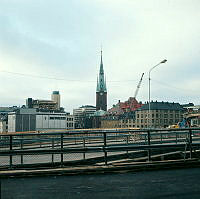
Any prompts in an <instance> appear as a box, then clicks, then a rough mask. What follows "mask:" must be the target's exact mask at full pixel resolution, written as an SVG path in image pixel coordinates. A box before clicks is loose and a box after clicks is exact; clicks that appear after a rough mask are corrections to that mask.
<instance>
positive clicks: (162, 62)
mask: <svg viewBox="0 0 200 199" xmlns="http://www.w3.org/2000/svg"><path fill="white" fill-rule="evenodd" d="M166 61H167V60H166V59H164V60H163V61H161V62H160V63H158V64H156V65H155V66H154V67H152V68H151V69H150V70H149V111H148V112H149V114H148V127H149V128H150V110H151V105H150V102H151V84H150V81H151V71H152V70H153V69H154V68H156V67H157V66H159V65H160V64H164V63H165V62H166Z"/></svg>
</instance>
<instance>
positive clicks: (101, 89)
mask: <svg viewBox="0 0 200 199" xmlns="http://www.w3.org/2000/svg"><path fill="white" fill-rule="evenodd" d="M96 109H97V111H98V110H104V111H107V89H106V79H105V78H104V70H103V60H102V50H101V63H100V70H99V76H98V77H97V90H96Z"/></svg>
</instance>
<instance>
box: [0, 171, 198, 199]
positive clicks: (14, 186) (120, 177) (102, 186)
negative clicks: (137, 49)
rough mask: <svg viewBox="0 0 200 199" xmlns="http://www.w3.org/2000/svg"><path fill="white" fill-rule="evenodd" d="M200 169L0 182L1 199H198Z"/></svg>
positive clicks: (4, 179)
mask: <svg viewBox="0 0 200 199" xmlns="http://www.w3.org/2000/svg"><path fill="white" fill-rule="evenodd" d="M199 171H200V169H199V168H187V169H170V170H153V171H140V172H128V173H126V172H125V173H122V172H120V173H118V172H117V173H101V174H100V173H97V174H96V173H93V174H92V175H91V174H85V175H51V176H36V177H30V176H29V177H26V178H24V177H18V178H16V177H12V178H2V179H1V192H0V193H1V194H0V195H1V199H27V198H30V199H45V198H48V199H51V198H53V199H63V198H66V199H91V198H95V199H102V198H103V199H132V198H134V199H160V198H161V199H162V198H163V199H168V198H170V199H179V198H181V199H191V198H192V199H199V196H200V183H199V179H200V172H199Z"/></svg>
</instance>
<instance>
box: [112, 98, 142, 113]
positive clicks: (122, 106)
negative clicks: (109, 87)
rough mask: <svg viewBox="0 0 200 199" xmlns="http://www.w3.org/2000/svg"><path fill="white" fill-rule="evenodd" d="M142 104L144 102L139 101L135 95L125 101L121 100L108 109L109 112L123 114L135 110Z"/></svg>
mask: <svg viewBox="0 0 200 199" xmlns="http://www.w3.org/2000/svg"><path fill="white" fill-rule="evenodd" d="M142 105H143V104H142V102H138V101H137V100H136V99H135V98H134V97H129V99H128V100H127V101H125V102H120V100H119V102H118V103H117V104H116V105H113V107H112V108H111V109H109V110H108V113H109V114H112V115H122V114H124V113H128V112H132V111H135V110H137V109H138V108H140V107H141V106H142Z"/></svg>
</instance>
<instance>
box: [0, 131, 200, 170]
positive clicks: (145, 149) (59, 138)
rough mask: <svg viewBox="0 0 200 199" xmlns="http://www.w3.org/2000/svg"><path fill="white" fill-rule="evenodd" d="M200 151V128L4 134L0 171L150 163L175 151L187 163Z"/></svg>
mask: <svg viewBox="0 0 200 199" xmlns="http://www.w3.org/2000/svg"><path fill="white" fill-rule="evenodd" d="M199 147H200V128H185V129H143V130H134V129H111V130H108V129H107V130H106V129H105V130H103V129H101V130H98V129H96V130H94V129H93V130H87V131H86V130H77V131H65V132H63V131H57V132H48V133H12V134H2V135H0V168H10V169H12V168H21V167H42V166H43V167H49V166H52V167H56V166H61V167H63V166H67V165H76V164H96V163H104V164H106V165H107V164H108V162H112V161H113V160H119V159H127V158H129V159H130V158H132V159H134V158H136V157H145V158H146V160H147V161H151V160H152V157H153V156H154V155H155V154H157V155H158V154H161V153H164V152H174V151H182V153H183V157H184V159H186V158H187V157H188V158H192V155H193V151H194V150H198V149H199ZM139 154H140V155H139ZM141 154H142V155H141ZM187 154H188V155H187Z"/></svg>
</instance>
